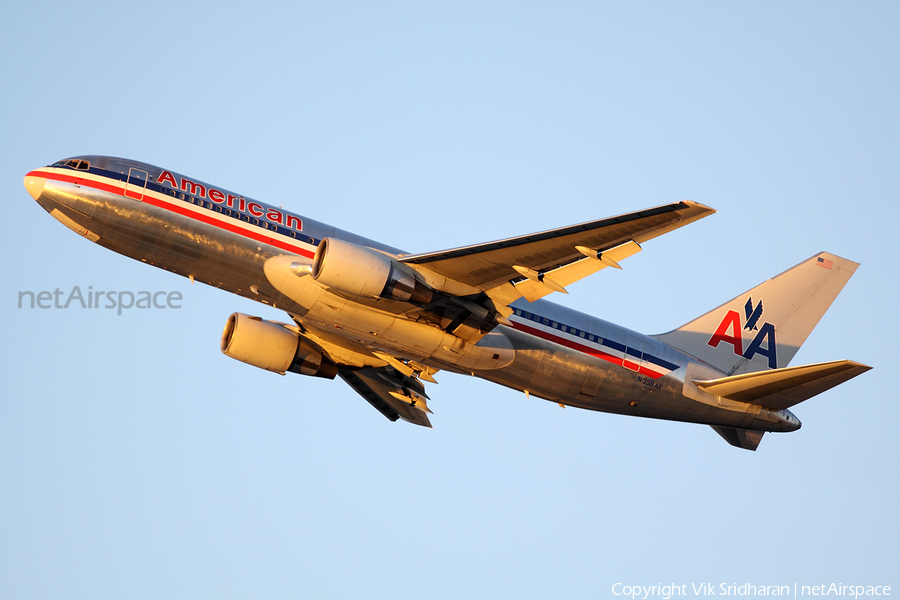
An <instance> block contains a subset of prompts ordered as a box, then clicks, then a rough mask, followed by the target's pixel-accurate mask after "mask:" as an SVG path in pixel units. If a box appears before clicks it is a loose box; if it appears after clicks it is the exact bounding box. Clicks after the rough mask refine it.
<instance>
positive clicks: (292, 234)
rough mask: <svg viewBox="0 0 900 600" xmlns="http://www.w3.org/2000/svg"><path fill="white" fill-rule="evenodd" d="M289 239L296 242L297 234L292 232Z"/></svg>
mask: <svg viewBox="0 0 900 600" xmlns="http://www.w3.org/2000/svg"><path fill="white" fill-rule="evenodd" d="M291 237H292V238H294V239H295V240H296V239H297V232H296V231H292V232H291Z"/></svg>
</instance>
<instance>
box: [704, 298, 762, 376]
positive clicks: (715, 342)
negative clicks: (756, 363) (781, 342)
mask: <svg viewBox="0 0 900 600" xmlns="http://www.w3.org/2000/svg"><path fill="white" fill-rule="evenodd" d="M762 314H763V303H762V300H760V301H759V304H757V305H756V306H755V307H754V306H753V299H752V298H747V304H745V305H744V325H743V327H742V326H741V315H740V314H739V313H738V311H736V310H729V311H728V312H727V313H726V314H725V317H724V318H723V319H722V322H721V323H719V327H718V329H716V332H715V333H714V334H713V336H712V337H711V338H709V341H708V342H707V344H708V345H710V346H712V347H713V348H718V347H719V344H721V343H723V342H724V343H726V344H731V347H732V348H734V353H735V354H736V355H737V356H743V357H744V358H746V359H747V360H753V357H754V356H756V355H757V354H761V355H763V356H765V357H766V358H768V359H769V368H770V369H777V368H778V360H777V359H776V358H775V326H774V325H772V324H771V323H763V324H762V325H760V324H759V320H760V318H762ZM744 330H747V331H750V332H753V331H756V332H757V333H756V337H754V338H753V341H752V342H750V345H749V346H747V349H746V350H745V349H744Z"/></svg>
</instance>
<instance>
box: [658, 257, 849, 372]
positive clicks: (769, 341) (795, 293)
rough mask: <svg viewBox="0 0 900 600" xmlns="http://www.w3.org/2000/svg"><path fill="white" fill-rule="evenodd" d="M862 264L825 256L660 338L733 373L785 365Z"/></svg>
mask: <svg viewBox="0 0 900 600" xmlns="http://www.w3.org/2000/svg"><path fill="white" fill-rule="evenodd" d="M858 266H859V264H858V263H855V262H853V261H851V260H847V259H845V258H841V257H839V256H835V255H834V254H829V253H827V252H821V253H819V254H817V255H815V256H813V257H811V258H809V259H807V260H805V261H803V262H801V263H800V264H798V265H797V266H795V267H792V268H790V269H788V270H787V271H785V272H784V273H782V274H780V275H777V276H776V277H774V278H772V279H769V280H767V281H765V282H763V283H761V284H760V285H758V286H756V287H755V288H753V289H752V290H750V291H748V292H745V293H743V294H741V295H740V296H738V297H736V298H734V299H733V300H731V301H730V302H726V303H725V304H723V305H722V306H720V307H718V308H715V309H713V310H711V311H710V312H708V313H706V314H705V315H703V316H701V317H699V318H697V319H694V320H693V321H691V322H690V323H687V324H686V325H683V326H682V327H679V328H678V329H676V330H674V331H670V332H668V333H663V334H660V335H657V336H655V337H656V338H657V339H658V340H660V341H662V342H665V343H666V344H669V345H670V346H673V347H675V348H678V349H679V350H682V351H684V352H686V353H688V354H690V355H691V356H694V357H695V358H698V359H700V360H702V361H704V362H706V363H707V364H710V365H712V366H714V367H716V368H717V369H719V370H721V371H723V372H724V373H726V374H728V375H738V374H741V373H752V372H756V371H763V370H766V369H777V368H783V367H786V366H787V365H788V363H790V362H791V359H792V358H794V355H795V354H796V353H797V350H799V349H800V346H801V345H802V344H803V342H805V341H806V338H807V337H808V336H809V334H810V332H811V331H812V330H813V328H814V327H815V326H816V324H817V323H818V322H819V319H821V318H822V315H824V314H825V311H826V310H828V307H829V306H831V303H832V302H833V301H834V299H835V298H836V297H837V295H838V294H839V293H840V291H841V290H842V289H843V287H844V285H845V284H846V283H847V281H849V280H850V276H851V275H853V273H854V272H855V271H856V268H857V267H858Z"/></svg>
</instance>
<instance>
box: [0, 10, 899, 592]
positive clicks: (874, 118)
mask: <svg viewBox="0 0 900 600" xmlns="http://www.w3.org/2000/svg"><path fill="white" fill-rule="evenodd" d="M5 12H6V19H4V21H5V26H4V29H5V31H4V35H3V36H0V75H2V81H3V82H4V85H3V86H0V102H2V107H3V112H2V115H3V116H2V117H0V119H2V121H0V122H2V123H3V130H2V131H3V135H2V138H0V139H2V141H0V152H2V161H0V186H2V192H3V199H4V202H5V206H6V212H5V215H6V218H5V219H3V220H2V222H0V227H2V236H0V248H2V252H3V258H4V260H3V261H2V266H0V269H2V274H3V277H2V279H0V282H2V283H0V289H2V293H0V311H2V312H0V314H2V315H4V317H5V322H6V323H5V327H4V334H3V338H2V339H3V340H4V342H5V343H4V344H3V346H2V350H0V352H2V356H0V359H2V360H0V373H2V382H3V383H2V390H3V392H2V394H0V596H2V597H4V598H10V599H18V598H63V597H65V598H92V599H97V598H122V597H128V598H159V597H168V598H251V597H252V598H257V597H269V598H297V597H316V598H329V597H376V598H381V597H390V598H412V597H416V598H419V597H428V598H460V597H476V598H496V597H521V598H547V597H560V596H562V597H567V598H601V597H608V596H610V594H611V586H612V585H613V584H614V583H616V582H625V583H629V584H638V585H654V584H657V583H676V584H688V587H689V589H690V584H691V583H697V584H699V583H700V582H704V581H711V582H714V583H715V584H716V585H717V584H718V583H720V582H725V583H726V584H730V583H743V582H749V583H752V584H755V585H767V584H780V585H793V584H795V583H797V584H799V585H816V584H819V583H831V582H835V583H844V584H858V585H893V586H894V588H895V590H896V589H897V587H898V586H900V580H898V578H897V569H896V565H897V564H900V555H898V550H897V544H896V538H897V536H898V534H900V527H898V525H900V518H898V516H897V515H898V513H897V510H896V498H897V495H898V491H900V490H898V475H897V474H898V471H900V469H898V467H900V465H898V450H900V448H898V436H897V434H896V423H897V422H898V420H900V409H898V403H897V392H896V386H895V385H894V384H892V383H891V380H892V379H893V377H892V376H891V375H890V373H892V372H893V371H892V369H894V368H895V365H896V364H897V362H898V352H897V348H896V341H895V340H896V337H897V325H896V318H895V314H896V306H895V304H896V302H895V298H896V293H897V285H896V276H895V270H896V267H895V262H896V261H895V260H894V256H893V251H894V247H895V244H894V241H895V235H896V233H895V229H896V223H897V221H898V209H897V199H898V189H900V185H898V184H900V175H898V169H897V165H898V164H900V160H898V159H900V152H898V142H897V140H898V139H900V135H898V134H900V116H898V115H900V111H898V106H900V88H898V86H900V83H898V81H900V80H898V77H897V65H898V64H900V42H898V38H897V35H896V32H897V30H898V26H900V18H898V17H900V9H898V7H897V5H896V4H895V3H889V2H870V3H864V4H863V3H856V4H852V5H851V4H843V3H805V2H796V3H789V4H785V3H757V4H753V5H749V4H744V5H740V4H736V3H722V4H717V3H694V2H690V3H679V4H677V5H674V4H669V3H608V4H606V3H565V4H562V5H558V3H545V4H537V3H522V4H517V3H494V2H490V3H453V4H448V5H443V6H435V5H429V4H424V5H423V4H420V3H408V4H403V3H380V4H369V3H328V4H327V5H318V4H316V5H302V4H294V3H285V4H272V5H262V4H259V3H251V4H249V5H248V4H243V3H242V4H238V3H234V4H221V3H218V4H212V3H209V4H206V3H191V2H188V3H147V4H146V5H142V6H136V7H132V6H128V5H127V4H124V3H94V2H81V3H40V2H36V3H28V4H27V5H26V3H19V4H17V5H15V6H10V7H9V8H7V10H6V11H5ZM91 153H96V154H108V155H114V156H124V157H129V158H134V159H138V160H143V161H145V162H149V163H152V164H157V165H160V166H165V167H167V168H169V169H172V170H175V171H179V172H182V173H184V174H186V175H189V176H191V177H194V178H197V179H201V180H205V181H208V182H212V183H215V184H216V185H219V186H222V187H224V188H228V189H231V190H235V191H238V192H241V193H243V194H245V195H248V196H251V197H254V198H257V199H260V200H263V201H265V202H268V203H271V204H275V205H278V204H283V205H284V206H285V207H287V208H290V209H291V210H293V211H295V212H298V213H300V214H303V215H306V216H308V217H311V218H314V219H317V220H320V221H324V222H328V223H332V224H335V225H338V226H340V227H342V228H344V229H347V230H350V231H353V232H355V233H359V234H362V235H366V236H368V237H372V238H377V239H379V240H381V241H383V242H385V243H388V244H391V245H393V246H396V247H400V248H403V249H405V250H408V251H413V252H424V251H429V250H439V249H443V248H449V247H455V246H459V245H463V244H468V243H476V242H482V241H488V240H493V239H497V238H502V237H508V236H512V235H517V234H523V233H528V232H532V231H539V230H543V229H547V228H550V227H556V226H563V225H567V224H571V223H576V222H581V221H586V220H590V219H595V218H601V217H605V216H611V215H615V214H619V213H622V212H628V211H632V210H637V209H640V208H645V207H649V206H655V205H659V204H665V203H669V202H673V201H678V200H681V199H691V200H695V201H698V202H702V203H704V204H708V205H710V206H713V207H714V208H716V209H718V211H719V212H718V213H717V214H716V215H714V216H712V217H710V218H707V219H704V220H702V221H700V222H698V223H695V224H692V225H690V226H689V227H687V228H685V229H682V230H679V231H676V232H674V233H671V234H669V235H667V236H664V237H662V238H659V239H656V240H654V241H652V242H650V243H648V244H646V245H645V247H644V252H641V253H640V254H638V255H636V256H634V257H632V258H630V259H628V261H627V264H625V265H624V266H625V269H624V271H622V272H618V271H617V272H610V271H612V270H606V271H604V272H602V273H600V274H598V275H596V276H594V277H592V278H590V279H589V280H586V281H583V282H580V283H578V284H576V285H574V286H572V288H571V289H570V291H571V294H570V295H569V296H566V297H564V298H561V299H556V300H557V301H559V302H564V303H565V304H567V305H569V306H572V307H574V308H577V309H579V310H583V311H585V312H589V313H591V314H595V315H598V316H600V317H602V318H605V319H607V320H610V321H614V322H616V323H620V324H623V325H625V326H628V327H631V328H633V329H636V330H639V331H642V332H646V333H658V332H661V331H666V330H669V329H672V328H674V327H677V326H679V325H681V324H682V323H684V322H686V321H688V320H690V319H692V318H693V317H695V316H697V315H699V314H701V313H703V312H706V311H707V310H709V309H711V308H713V307H714V306H717V305H718V304H720V303H721V302H723V301H725V300H727V299H729V298H732V297H734V296H735V295H737V294H739V293H741V292H743V291H744V290H747V289H749V288H751V287H753V286H754V285H756V284H757V283H759V282H761V281H763V280H765V279H766V278H768V277H770V276H773V275H775V274H777V273H779V272H781V271H782V270H784V269H786V268H788V267H790V266H792V265H794V264H796V263H797V262H799V261H801V260H803V259H805V258H807V257H809V256H811V255H813V254H815V253H816V252H819V251H821V250H827V251H830V252H833V253H835V254H838V255H841V256H845V257H847V258H850V259H853V260H856V261H858V262H860V263H861V264H862V266H861V267H860V269H859V270H858V271H857V273H856V275H854V277H853V278H852V279H851V281H850V283H849V284H848V285H847V287H846V289H845V290H844V292H843V293H842V294H841V295H840V296H839V297H838V299H837V301H836V302H835V303H834V305H833V306H832V308H831V310H830V311H829V312H828V313H827V314H826V315H825V317H824V318H823V319H822V321H821V322H820V324H819V326H818V328H817V329H816V330H815V331H814V332H813V334H812V335H811V336H810V338H809V340H808V341H807V343H806V345H804V347H803V348H802V349H801V351H800V352H799V353H798V355H797V356H796V358H795V359H794V362H793V364H804V363H811V362H818V361H825V360H833V359H841V358H850V359H854V360H858V361H860V362H863V363H866V364H869V365H872V366H873V367H874V370H873V371H871V372H869V373H866V374H865V375H863V376H861V377H859V378H857V379H855V380H853V381H851V382H849V383H847V384H845V385H842V386H840V387H839V388H836V389H834V390H832V391H830V392H828V393H827V394H825V395H822V396H820V397H817V398H814V399H812V400H810V401H808V402H806V403H804V404H802V405H800V406H798V407H796V410H795V413H796V414H797V415H798V417H799V418H800V419H801V420H802V421H803V423H804V426H803V428H802V429H801V430H800V431H798V432H796V433H793V434H789V435H777V434H770V435H767V436H766V437H765V438H764V440H763V442H762V444H761V445H760V449H759V451H758V452H756V453H751V452H744V451H740V450H737V449H734V448H732V447H730V446H728V445H727V444H726V443H725V442H724V441H722V440H721V439H720V438H719V437H718V436H717V435H716V434H715V433H714V432H713V431H712V430H710V429H709V428H708V427H702V426H699V425H689V424H680V423H669V422H657V421H650V420H643V419H633V418H627V417H621V416H612V415H603V414H600V413H590V412H586V411H580V410H576V409H566V410H562V409H560V408H559V407H557V406H556V405H554V404H552V403H549V402H544V401H541V400H538V399H534V398H532V399H530V400H529V399H526V398H525V397H524V396H523V395H522V394H519V393H515V392H512V391H510V390H506V389H503V388H500V387H497V386H493V385H491V384H488V383H486V382H482V381H478V380H474V379H470V378H464V377H458V376H453V375H449V374H441V375H439V377H438V379H439V381H440V384H439V385H437V386H431V387H430V388H429V395H430V396H431V398H432V401H431V402H430V404H429V406H430V407H431V408H432V409H433V410H434V412H435V415H434V418H433V422H434V424H435V428H434V429H433V430H425V429H422V428H417V427H413V426H409V425H405V424H402V423H396V424H392V423H390V422H388V421H387V420H385V419H384V418H383V417H381V415H379V414H378V413H377V412H376V411H375V410H373V409H372V408H371V407H370V406H369V405H368V404H367V403H366V402H364V401H363V400H362V399H361V398H359V397H357V396H356V395H355V394H354V393H353V392H352V391H351V390H350V389H349V388H348V387H347V386H346V385H344V384H343V383H342V382H340V381H323V380H316V379H311V378H305V377H300V376H286V377H278V376H276V375H273V374H270V373H266V372H263V371H259V370H256V369H254V368H253V367H250V366H246V365H242V364H240V363H238V362H236V361H233V360H231V359H229V358H227V357H225V356H223V355H222V354H221V353H220V352H219V349H218V343H219V336H220V334H221V330H222V327H223V326H224V324H225V321H226V319H227V318H228V315H230V314H231V313H232V312H234V311H242V312H248V313H251V314H257V315H260V316H263V317H266V318H272V319H281V315H280V314H279V313H278V312H277V311H274V310H273V309H271V308H268V307H265V306H262V305H256V304H254V303H251V302H249V301H246V300H242V299H240V298H237V297H234V296H231V295H228V294H226V293H224V292H220V291H217V290H214V289H211V288H208V287H205V286H203V285H199V284H198V285H193V286H192V285H191V284H190V282H188V281H187V280H183V279H182V278H180V277H176V276H173V275H170V274H168V273H164V272H162V271H159V270H157V269H154V268H151V267H148V266H146V265H142V264H140V263H137V262H135V261H132V260H129V259H126V258H124V257H121V256H118V255H115V254H113V253H111V252H108V251H106V250H104V249H102V248H100V247H97V246H94V245H92V244H90V243H89V242H87V241H86V240H84V239H81V238H79V237H78V236H76V235H74V234H72V233H71V232H69V231H68V230H66V229H65V228H63V227H62V226H60V225H59V224H58V223H57V222H55V221H54V220H53V219H52V218H51V217H49V216H48V215H47V214H46V213H44V212H43V210H41V209H40V207H38V206H37V204H36V203H35V202H33V201H32V199H31V198H30V197H29V196H28V194H27V193H26V191H25V190H24V188H23V187H22V177H23V176H24V175H25V173H27V172H28V171H29V170H30V169H32V168H34V167H37V166H42V165H46V164H49V163H51V162H53V161H55V160H58V159H60V158H63V157H67V156H72V155H78V154H91ZM75 285H78V286H80V287H81V288H82V289H85V288H87V287H88V286H92V287H93V288H94V289H95V290H101V289H105V290H136V291H137V290H150V291H159V290H164V291H179V292H181V293H182V295H183V296H184V300H183V302H182V308H180V309H178V310H149V311H137V310H131V311H126V312H125V314H123V315H121V316H117V315H115V313H114V311H104V310H100V311H94V312H89V311H86V310H81V309H79V308H70V309H68V310H56V309H49V310H38V309H34V310H30V309H18V308H17V295H18V293H19V292H20V291H23V290H28V291H35V292H37V291H42V290H49V291H52V290H54V289H56V288H60V289H62V290H70V289H71V288H72V287H73V286H75Z"/></svg>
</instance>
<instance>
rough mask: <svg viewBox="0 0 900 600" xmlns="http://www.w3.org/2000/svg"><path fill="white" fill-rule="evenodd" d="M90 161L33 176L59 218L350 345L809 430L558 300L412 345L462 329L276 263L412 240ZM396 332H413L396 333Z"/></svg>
mask: <svg viewBox="0 0 900 600" xmlns="http://www.w3.org/2000/svg"><path fill="white" fill-rule="evenodd" d="M78 159H82V160H84V161H87V162H89V164H90V167H89V169H84V170H79V169H78V168H73V167H70V166H65V165H64V164H61V163H62V162H63V161H60V163H56V164H55V166H51V167H47V168H43V169H38V170H35V171H32V173H31V174H29V175H34V176H35V177H41V178H45V182H44V184H43V188H42V190H39V195H38V196H37V201H38V203H39V204H40V205H41V206H42V207H43V208H44V209H45V210H47V211H48V212H51V213H54V211H58V212H57V213H54V216H57V218H58V219H59V218H60V217H59V216H58V214H59V213H61V214H62V215H64V216H65V217H66V218H68V219H69V220H70V222H74V223H76V224H77V225H78V226H80V227H81V228H83V229H84V230H87V231H88V232H89V233H90V234H91V235H90V236H89V235H86V234H84V233H83V235H85V237H88V238H89V239H92V240H93V241H96V243H98V244H100V245H102V246H105V247H106V248H109V249H110V250H113V251H115V252H118V253H119V254H123V255H125V256H128V257H131V258H134V259H136V260H140V261H141V262H146V263H149V264H151V265H153V266H155V267H159V268H161V269H165V270H167V271H171V272H173V273H176V274H178V275H181V276H184V277H191V278H192V279H193V280H195V281H197V282H201V283H205V284H208V285H211V286H213V287H217V288H220V289H223V290H225V291H228V292H231V293H233V294H238V295H240V296H243V297H245V298H249V299H252V300H255V301H258V302H261V303H264V304H267V305H269V306H274V307H276V308H278V309H281V310H284V311H286V312H288V313H290V315H291V316H292V317H294V318H295V319H296V320H297V321H298V322H299V323H302V324H303V325H305V326H307V327H309V328H311V329H312V330H314V331H323V332H324V331H327V332H328V335H329V336H330V339H332V340H333V341H334V342H335V343H337V344H339V345H341V346H343V347H346V348H348V350H349V351H353V350H354V349H356V350H360V349H364V348H376V349H379V350H382V351H386V352H388V353H390V354H393V355H395V356H399V357H403V358H406V359H410V360H415V361H417V362H420V363H422V364H425V365H428V366H430V367H433V368H435V369H442V370H448V371H453V372H458V373H465V374H471V375H474V376H476V377H480V378H482V379H486V380H488V381H492V382H494V383H498V384H500V385H503V386H506V387H509V388H513V389H516V390H521V391H524V392H527V393H529V394H530V395H534V396H538V397H540V398H544V399H546V400H549V401H552V402H557V403H560V404H563V405H567V406H576V407H581V408H585V409H590V410H596V411H603V412H609V413H617V414H625V415H634V416H641V417H652V418H657V419H667V420H675V421H687V422H694V423H704V424H710V425H721V426H727V427H737V428H745V429H757V430H764V431H792V430H794V429H797V428H798V427H799V422H798V421H797V420H796V417H794V416H793V415H792V414H791V413H790V412H789V411H786V410H784V411H771V410H768V409H765V408H761V407H759V406H754V405H748V404H743V403H735V402H730V401H728V400H725V399H722V398H717V397H715V396H711V395H710V394H706V393H703V392H700V391H699V390H697V389H696V387H695V386H693V385H692V384H691V379H696V378H711V377H719V376H722V375H723V374H722V373H721V371H718V370H716V369H714V368H712V367H711V366H709V365H707V364H705V363H702V362H701V361H698V360H697V359H695V358H693V357H691V356H688V355H687V354H684V353H683V352H680V351H679V350H676V349H674V348H672V347H670V346H668V345H666V344H664V343H662V342H661V341H659V340H657V339H655V338H654V337H650V336H647V335H643V334H640V333H637V332H634V331H631V330H628V329H625V328H623V327H619V326H618V325H614V324H612V323H609V322H606V321H604V320H602V319H598V318H596V317H592V316H589V315H586V314H583V313H580V312H577V311H575V310H572V309H569V308H566V307H563V306H559V305H557V304H554V303H552V302H548V301H545V300H538V301H535V302H533V303H528V302H526V301H524V300H519V301H517V302H515V303H514V304H513V305H512V306H513V308H515V314H513V315H511V316H510V317H509V321H511V322H512V324H513V327H509V326H506V325H500V326H498V327H497V328H496V329H495V330H494V331H493V332H492V333H491V334H490V335H488V336H486V337H485V338H484V339H483V340H482V341H480V342H479V343H478V344H475V345H466V346H465V347H464V349H463V351H462V355H460V351H459V350H458V349H457V351H456V352H454V353H451V354H448V353H447V352H446V351H444V350H441V348H444V347H446V344H443V343H441V342H440V341H439V340H438V341H437V342H435V343H431V345H428V344H418V343H416V342H415V340H413V341H412V342H409V343H407V341H406V339H407V338H410V337H411V338H415V337H416V336H418V335H419V334H420V333H421V334H423V336H424V337H427V338H428V339H431V338H432V337H433V336H434V335H448V336H449V335H450V334H446V333H443V332H437V333H435V332H433V331H430V330H429V331H426V330H424V329H422V328H431V329H434V327H433V326H432V325H428V324H413V323H409V322H408V321H407V319H406V317H405V316H404V315H403V308H404V307H403V306H402V304H403V303H399V302H395V301H390V300H374V299H368V298H350V297H347V296H346V295H342V294H339V293H334V292H333V291H329V290H328V289H323V288H322V286H319V285H318V284H316V283H315V282H310V284H309V285H311V286H316V287H314V288H310V292H309V293H308V294H306V295H301V296H300V300H299V301H298V300H297V298H298V296H292V297H293V298H294V299H291V298H289V297H287V296H285V295H283V294H282V293H280V292H279V291H278V290H276V289H275V287H273V285H272V284H271V283H270V282H269V280H268V279H267V277H266V275H265V274H264V270H263V265H264V263H265V262H266V261H267V260H268V259H270V258H272V257H276V256H279V255H296V256H300V257H303V258H305V259H309V258H311V257H312V256H313V254H314V252H315V250H316V247H317V245H318V244H319V242H320V241H321V240H322V239H323V238H338V239H343V240H347V241H350V242H352V243H354V244H357V245H360V246H365V247H370V248H374V249H377V250H380V251H383V252H386V253H389V254H392V255H395V256H397V255H402V254H403V252H402V251H401V250H398V249H396V248H391V247H388V246H386V245H384V244H381V243H378V242H376V241H373V240H369V239H365V238H362V237H360V236H357V235H354V234H351V233H348V232H346V231H342V230H340V229H337V228H335V227H331V226H329V225H325V224H323V223H319V222H316V221H314V220H312V219H309V218H306V217H302V216H300V215H295V214H293V213H289V212H288V211H286V210H284V209H282V208H279V207H275V206H272V205H267V204H263V203H261V202H258V201H255V200H253V199H251V198H247V197H245V196H240V195H238V194H234V193H233V192H229V191H228V190H225V189H223V188H220V187H217V186H212V185H210V184H207V183H204V182H201V181H199V180H196V179H193V178H190V177H186V176H183V175H181V174H179V173H176V172H173V171H169V170H164V169H161V168H159V167H155V166H152V165H148V164H145V163H140V162H135V161H129V160H122V159H117V158H110V157H103V156H82V157H76V159H73V160H78ZM185 182H186V183H185ZM29 191H31V190H29ZM60 220H62V219H60ZM63 222H64V223H65V222H66V221H64V220H63ZM69 226H70V227H71V224H70V225H69ZM76 230H77V229H76ZM304 299H308V300H304ZM400 325H402V327H401V326H400ZM392 331H394V332H397V331H402V332H405V333H404V334H403V335H404V336H406V337H403V338H401V337H398V336H399V334H398V335H395V336H393V337H392V335H391V332H392ZM501 338H502V339H501ZM429 348H437V349H436V350H434V351H432V350H430V349H429ZM492 348H498V349H499V348H502V349H503V350H504V353H503V356H504V360H502V361H500V362H499V363H496V364H491V363H490V361H489V360H485V359H484V356H485V355H490V354H491V349H492ZM494 356H496V354H494Z"/></svg>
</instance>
